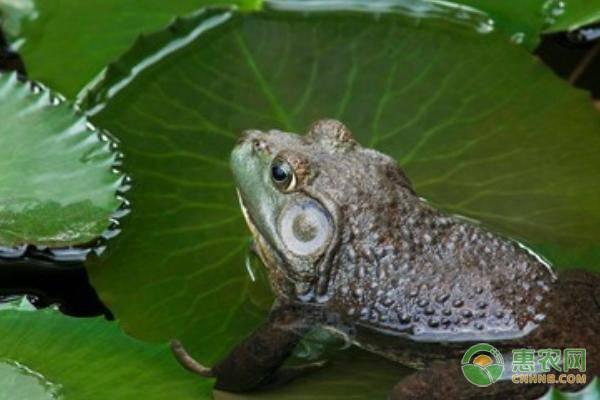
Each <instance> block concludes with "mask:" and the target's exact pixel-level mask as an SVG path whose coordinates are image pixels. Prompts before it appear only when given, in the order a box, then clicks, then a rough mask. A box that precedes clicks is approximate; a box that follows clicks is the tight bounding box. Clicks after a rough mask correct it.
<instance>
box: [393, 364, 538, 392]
mask: <svg viewBox="0 0 600 400" xmlns="http://www.w3.org/2000/svg"><path fill="white" fill-rule="evenodd" d="M547 390H548V388H547V387H545V386H544V385H515V384H514V383H512V382H511V381H510V379H508V380H504V381H502V380H501V381H498V382H496V383H494V384H492V385H490V386H488V387H478V386H475V385H472V384H471V383H469V382H468V381H467V380H466V379H465V377H464V375H463V373H462V370H461V367H460V363H459V362H458V361H457V360H452V361H438V362H434V363H432V364H431V365H430V366H429V367H428V368H425V369H422V370H420V371H417V372H415V373H413V374H412V375H409V376H408V377H406V378H404V379H403V380H401V381H400V382H399V383H398V384H397V385H396V386H394V388H393V389H392V391H391V393H390V396H389V398H390V400H413V399H414V400H416V399H429V400H447V399H457V400H479V399H481V400H484V399H485V400H496V399H498V400H499V399H514V400H525V399H537V398H539V397H540V396H542V395H543V394H544V392H545V391H547Z"/></svg>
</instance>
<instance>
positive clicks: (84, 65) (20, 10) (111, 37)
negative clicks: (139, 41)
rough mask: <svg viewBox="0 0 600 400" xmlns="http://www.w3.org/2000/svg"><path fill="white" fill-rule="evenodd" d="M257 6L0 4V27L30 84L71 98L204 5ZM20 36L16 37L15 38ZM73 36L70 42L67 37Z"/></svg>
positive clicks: (115, 1) (47, 0)
mask: <svg viewBox="0 0 600 400" xmlns="http://www.w3.org/2000/svg"><path fill="white" fill-rule="evenodd" d="M257 3H258V0H178V1H163V0H146V1H144V3H143V4H141V3H140V2H139V1H136V0H104V1H96V2H88V1H79V0H26V1H22V0H16V1H15V0H0V11H3V13H4V14H5V16H6V17H5V19H6V22H5V24H6V27H7V28H9V29H10V32H11V34H12V35H13V36H15V41H14V43H15V44H16V45H17V46H16V47H18V50H19V52H20V53H21V55H22V57H23V59H24V60H25V65H27V71H28V73H29V76H30V78H31V79H34V80H37V81H40V82H44V83H45V84H46V85H48V86H49V87H51V88H53V89H55V90H58V91H60V92H62V93H63V94H64V95H65V96H67V97H69V98H74V97H75V95H76V94H77V92H78V91H79V90H80V89H81V88H82V87H83V86H85V85H86V84H87V83H88V82H89V81H91V80H92V79H93V78H94V77H95V76H96V75H98V74H100V72H101V71H102V69H103V68H104V66H105V65H106V64H108V63H109V62H110V61H112V60H113V59H115V58H116V57H117V56H118V55H119V54H120V53H122V52H123V51H125V50H126V49H127V48H128V47H129V46H130V45H131V43H133V41H134V40H135V39H136V37H138V36H139V35H140V34H142V33H144V32H148V31H154V30H157V29H161V28H163V27H164V26H165V25H167V23H168V22H169V20H170V19H172V18H173V17H174V16H176V15H181V14H186V13H189V12H192V11H194V10H196V9H198V8H200V7H202V6H206V5H208V4H235V5H239V6H240V7H242V8H247V9H253V8H256V7H257ZM19 30H20V32H19ZM73 35H75V37H73Z"/></svg>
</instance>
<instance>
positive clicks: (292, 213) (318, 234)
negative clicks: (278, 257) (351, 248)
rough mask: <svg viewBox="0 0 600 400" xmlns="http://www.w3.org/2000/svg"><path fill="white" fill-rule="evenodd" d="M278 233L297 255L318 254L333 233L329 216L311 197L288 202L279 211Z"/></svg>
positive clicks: (289, 248)
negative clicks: (281, 210)
mask: <svg viewBox="0 0 600 400" xmlns="http://www.w3.org/2000/svg"><path fill="white" fill-rule="evenodd" d="M279 234H280V235H281V239H282V241H283V243H284V245H285V246H286V247H287V248H288V250H289V251H290V252H292V253H294V254H296V255H298V256H316V255H319V254H321V253H322V252H323V251H324V250H325V248H326V247H327V244H328V243H329V241H330V240H331V237H332V234H333V225H332V220H331V216H330V215H329V213H328V212H327V211H326V210H325V209H324V208H323V207H322V206H321V205H320V204H319V203H317V202H316V201H315V200H312V199H309V200H303V201H301V202H293V203H289V204H288V205H287V206H286V207H285V209H284V210H283V212H282V213H281V218H280V220H279Z"/></svg>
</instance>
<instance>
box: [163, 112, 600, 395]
mask: <svg viewBox="0 0 600 400" xmlns="http://www.w3.org/2000/svg"><path fill="white" fill-rule="evenodd" d="M231 165H232V168H233V172H234V175H235V179H236V184H237V188H238V195H239V197H240V203H241V207H242V210H243V212H244V216H245V218H246V221H247V223H248V226H249V228H250V230H251V232H252V234H253V236H254V239H255V243H256V250H257V252H258V254H259V256H260V258H261V259H262V261H263V262H264V264H265V265H266V267H267V269H268V272H269V277H270V281H271V284H272V287H273V290H274V292H275V294H276V297H277V299H278V301H277V304H276V306H275V308H274V310H273V312H272V314H271V316H270V318H269V321H268V322H267V323H266V324H265V326H263V327H261V328H259V330H257V332H256V333H255V334H254V335H253V336H251V337H250V338H248V339H247V340H246V341H245V342H243V343H242V344H240V345H239V346H238V347H237V348H235V349H234V350H233V351H232V353H231V354H230V356H229V357H227V358H226V359H225V360H224V361H223V362H221V363H219V364H217V365H216V366H215V367H213V368H212V369H209V368H205V367H202V366H201V365H199V364H197V363H196V362H195V361H194V360H193V359H191V357H189V356H188V355H187V354H186V353H185V351H184V350H183V348H182V347H181V346H180V345H179V344H178V343H175V345H174V350H175V354H176V355H177V356H178V358H179V359H180V361H181V362H182V364H183V365H184V366H185V367H186V368H188V369H191V370H193V371H195V372H197V373H200V374H201V375H203V376H214V377H217V387H219V388H222V389H226V390H236V391H244V390H251V389H255V388H258V387H262V386H268V385H271V384H274V383H277V382H282V381H285V380H288V379H290V378H291V377H292V376H293V375H294V373H290V371H289V370H285V369H283V368H278V367H280V365H281V364H282V363H283V361H284V360H285V358H286V357H287V356H288V355H289V354H290V352H291V351H292V350H293V348H294V346H295V345H296V344H297V342H298V340H299V339H300V338H301V337H302V335H303V334H304V333H305V332H306V331H307V330H308V329H309V328H310V327H311V326H314V325H315V324H320V325H324V326H327V327H329V328H331V329H334V330H337V331H344V332H345V333H346V334H349V335H350V337H351V340H352V341H353V342H354V344H356V345H358V346H360V347H362V348H364V349H366V350H368V351H371V352H374V353H377V354H380V355H382V356H384V357H386V358H389V359H391V360H394V361H397V362H400V363H402V364H405V365H409V366H412V367H415V368H419V369H421V368H428V369H426V370H423V371H421V372H418V373H415V374H413V375H412V376H410V377H409V378H407V379H405V380H403V381H401V382H400V383H399V384H398V385H397V386H396V387H395V388H394V389H393V390H392V392H391V397H392V398H398V399H400V398H423V397H427V398H438V396H439V398H465V399H466V398H485V397H488V398H495V396H497V397H499V398H501V397H505V396H506V395H507V394H510V395H513V396H521V397H522V398H530V397H532V396H533V397H535V396H537V395H539V394H540V390H542V389H543V387H542V386H541V385H533V387H527V388H526V389H524V388H523V386H527V385H515V384H512V383H510V382H504V383H498V384H495V385H494V386H491V387H489V388H477V387H475V386H472V385H470V384H468V383H466V381H465V379H464V377H462V374H461V373H460V369H459V368H458V364H459V360H460V357H461V355H462V353H463V352H464V351H465V350H466V349H467V348H468V347H469V346H470V345H471V344H473V343H478V342H482V341H487V342H490V343H494V345H495V346H496V347H498V348H501V349H502V351H509V349H510V348H516V347H519V346H520V347H523V346H538V347H544V346H545V347H587V349H588V374H590V377H591V376H593V375H594V374H595V375H597V374H598V371H597V370H596V369H595V368H597V367H598V362H597V358H598V355H600V354H599V351H600V349H599V348H598V347H599V344H598V340H597V336H596V335H597V333H596V332H598V331H600V313H598V311H599V310H600V306H599V305H598V303H599V302H598V298H599V297H600V296H599V293H600V290H599V288H600V285H599V284H598V279H597V277H595V276H591V275H586V274H583V273H578V274H571V275H568V276H565V277H562V276H561V277H560V279H558V280H557V278H556V276H555V274H554V273H553V272H552V270H551V269H550V268H549V266H548V265H547V264H546V263H544V262H543V261H542V260H541V259H540V258H539V257H537V256H536V255H535V254H533V253H532V252H531V251H529V250H528V249H526V248H524V247H523V246H521V245H520V244H518V243H516V242H514V241H511V240H509V239H507V238H504V237H501V236H498V235H496V234H493V233H491V232H488V231H486V230H485V229H484V228H482V227H481V226H479V225H477V224H476V223H473V222H471V221H468V220H465V219H463V218H459V217H456V216H452V215H447V214H444V213H442V212H440V211H438V210H436V209H435V208H433V207H432V206H431V205H429V204H428V203H427V202H425V201H424V200H423V199H421V198H419V197H418V196H417V195H416V193H415V191H414V190H413V188H412V185H411V183H410V181H409V180H408V178H407V177H406V175H405V174H404V173H403V172H402V170H401V169H400V167H399V166H398V165H397V164H396V162H395V160H393V159H392V158H390V157H388V156H386V155H384V154H382V153H380V152H377V151H375V150H372V149H366V148H363V147H362V146H360V144H358V143H357V142H356V141H355V140H354V139H353V137H352V135H351V133H350V132H349V130H348V129H347V128H346V127H345V126H344V125H343V124H342V123H340V122H338V121H335V120H321V121H318V122H317V123H315V124H314V125H313V126H312V127H311V128H310V130H309V132H308V133H307V134H306V135H304V136H300V135H296V134H291V133H284V132H281V131H276V130H272V131H268V132H260V131H247V132H245V133H244V134H243V135H242V137H241V138H240V140H239V142H238V144H237V146H236V147H235V149H234V150H233V153H232V156H231ZM567 291H568V293H567ZM567 318H568V319H567ZM564 324H567V325H568V329H564V328H565V325H564ZM561 325H562V326H561ZM441 360H449V361H448V362H447V363H439V361H441ZM296 372H297V369H296ZM590 380H591V379H590ZM530 386H531V385H530ZM542 392H543V390H542Z"/></svg>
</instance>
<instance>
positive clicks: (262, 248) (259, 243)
mask: <svg viewBox="0 0 600 400" xmlns="http://www.w3.org/2000/svg"><path fill="white" fill-rule="evenodd" d="M236 192H237V196H238V201H239V203H240V208H241V209H242V215H243V216H244V219H245V220H246V225H248V229H249V230H250V233H251V234H252V238H253V239H254V244H255V246H256V252H257V253H258V256H259V257H260V259H261V260H262V262H263V263H264V264H265V265H266V266H267V267H271V266H274V265H276V260H274V259H273V255H274V252H273V251H272V249H271V245H270V244H269V242H268V241H267V240H266V239H265V237H264V236H263V235H262V234H261V233H260V232H259V231H258V228H257V227H256V225H255V224H254V221H252V217H251V216H250V213H249V212H248V209H247V208H246V205H245V204H244V198H243V197H242V194H241V193H240V191H239V189H238V190H236Z"/></svg>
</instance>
